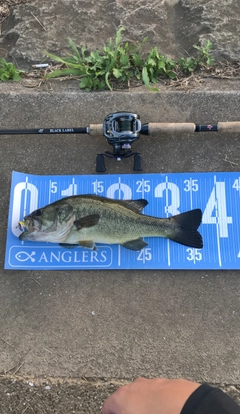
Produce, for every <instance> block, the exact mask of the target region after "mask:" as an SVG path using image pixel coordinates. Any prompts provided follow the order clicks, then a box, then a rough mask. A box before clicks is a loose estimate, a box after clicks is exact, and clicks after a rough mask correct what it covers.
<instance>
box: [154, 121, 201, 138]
mask: <svg viewBox="0 0 240 414" xmlns="http://www.w3.org/2000/svg"><path fill="white" fill-rule="evenodd" d="M148 125H149V134H150V135H151V134H155V133H157V132H158V133H162V134H181V133H183V132H194V130H195V124H193V123H190V122H185V123H176V122H174V123H169V122H166V123H164V122H160V123H149V124H148Z"/></svg>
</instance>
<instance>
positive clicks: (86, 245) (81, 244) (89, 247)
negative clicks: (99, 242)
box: [78, 240, 97, 250]
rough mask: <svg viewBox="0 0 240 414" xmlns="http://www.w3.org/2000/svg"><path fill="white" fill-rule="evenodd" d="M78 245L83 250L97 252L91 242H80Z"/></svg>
mask: <svg viewBox="0 0 240 414" xmlns="http://www.w3.org/2000/svg"><path fill="white" fill-rule="evenodd" d="M78 244H79V246H81V247H84V248H85V249H90V250H97V246H96V244H95V243H94V242H93V241H92V240H81V241H79V242H78Z"/></svg>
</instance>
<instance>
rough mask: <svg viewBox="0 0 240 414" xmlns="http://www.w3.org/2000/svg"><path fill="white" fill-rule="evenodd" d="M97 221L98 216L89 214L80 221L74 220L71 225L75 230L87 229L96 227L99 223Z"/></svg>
mask: <svg viewBox="0 0 240 414" xmlns="http://www.w3.org/2000/svg"><path fill="white" fill-rule="evenodd" d="M99 219H100V215H99V214H91V215H90V216H85V217H81V218H80V219H78V220H75V221H74V223H73V224H74V226H75V227H76V229H77V230H80V229H82V228H84V227H85V228H87V227H93V226H96V224H98V222H99Z"/></svg>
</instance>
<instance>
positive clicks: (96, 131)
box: [89, 124, 103, 135]
mask: <svg viewBox="0 0 240 414" xmlns="http://www.w3.org/2000/svg"><path fill="white" fill-rule="evenodd" d="M89 135H103V124H90V126H89Z"/></svg>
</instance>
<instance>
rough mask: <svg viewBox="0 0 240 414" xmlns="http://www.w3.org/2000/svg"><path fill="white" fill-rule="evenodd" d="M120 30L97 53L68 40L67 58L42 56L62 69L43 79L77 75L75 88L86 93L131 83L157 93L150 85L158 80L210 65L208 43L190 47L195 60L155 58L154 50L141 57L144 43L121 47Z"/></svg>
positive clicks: (210, 45)
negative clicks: (60, 65) (140, 83)
mask: <svg viewBox="0 0 240 414" xmlns="http://www.w3.org/2000/svg"><path fill="white" fill-rule="evenodd" d="M123 30H124V28H123V27H121V28H120V29H119V30H118V31H117V33H116V38H115V41H113V40H112V39H110V41H109V43H108V44H107V45H104V46H103V48H102V49H100V50H96V51H93V52H88V51H87V49H86V47H85V46H83V47H81V49H80V50H78V48H77V47H76V45H75V43H74V42H73V40H72V39H69V44H70V47H71V49H72V52H73V53H72V54H70V55H69V56H67V57H65V58H61V57H59V56H56V55H53V54H51V53H46V54H47V56H48V57H50V58H51V59H53V60H54V61H56V62H59V63H62V64H64V65H65V66H66V67H64V68H62V69H58V70H55V71H53V72H51V73H49V74H48V75H46V78H55V77H59V76H66V75H77V76H80V83H79V87H80V88H82V89H85V90H87V91H91V90H103V89H106V87H107V88H109V89H110V90H112V89H113V86H112V84H113V82H114V81H116V80H117V81H118V82H124V83H128V84H129V82H130V81H131V80H134V79H135V80H138V81H142V82H143V83H144V84H145V86H146V87H147V88H148V89H149V90H152V91H158V89H157V88H156V87H153V86H151V84H154V83H157V82H159V79H160V78H169V79H176V78H177V76H178V72H179V70H180V71H182V72H184V73H190V72H192V71H194V70H195V69H196V68H197V67H199V66H201V65H212V64H213V62H214V59H213V57H212V56H211V55H210V49H211V48H212V44H211V42H209V41H207V42H206V44H205V46H204V47H203V48H201V47H199V46H194V47H195V48H196V49H197V50H198V52H199V57H198V58H191V57H187V58H181V59H179V60H178V61H177V62H176V61H175V60H172V59H170V58H168V57H166V56H164V55H161V54H159V52H158V50H157V48H156V47H153V48H152V49H151V50H150V51H149V52H148V54H147V55H146V56H145V57H144V56H143V55H142V54H141V53H140V48H141V46H142V45H143V43H144V42H146V40H147V39H146V38H144V39H143V40H142V42H140V43H134V44H129V43H128V42H126V43H124V44H122V42H121V32H122V31H123Z"/></svg>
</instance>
